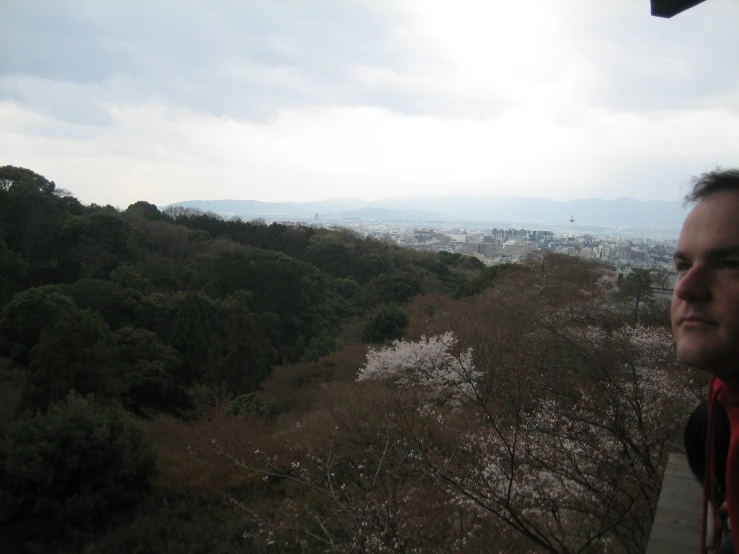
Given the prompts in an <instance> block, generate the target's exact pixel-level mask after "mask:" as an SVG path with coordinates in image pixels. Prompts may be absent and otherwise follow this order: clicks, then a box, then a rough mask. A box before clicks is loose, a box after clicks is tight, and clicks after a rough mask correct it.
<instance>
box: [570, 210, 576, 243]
mask: <svg viewBox="0 0 739 554" xmlns="http://www.w3.org/2000/svg"><path fill="white" fill-rule="evenodd" d="M573 223H575V214H572V215H571V216H570V238H571V239H572V238H575V235H573V234H572V224H573Z"/></svg>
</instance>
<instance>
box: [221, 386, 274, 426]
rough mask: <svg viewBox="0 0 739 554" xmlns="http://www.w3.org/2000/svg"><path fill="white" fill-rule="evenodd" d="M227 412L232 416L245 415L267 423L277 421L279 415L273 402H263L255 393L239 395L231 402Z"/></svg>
mask: <svg viewBox="0 0 739 554" xmlns="http://www.w3.org/2000/svg"><path fill="white" fill-rule="evenodd" d="M229 412H230V413H232V414H233V415H246V416H251V417H253V418H255V419H261V420H264V421H269V422H271V421H274V420H275V419H277V416H278V414H279V410H278V408H277V405H276V404H275V403H274V402H272V401H269V400H263V399H262V398H261V397H260V396H259V395H258V394H257V393H255V392H250V393H247V394H241V395H239V396H237V397H236V398H234V399H233V400H231V403H230V404H229Z"/></svg>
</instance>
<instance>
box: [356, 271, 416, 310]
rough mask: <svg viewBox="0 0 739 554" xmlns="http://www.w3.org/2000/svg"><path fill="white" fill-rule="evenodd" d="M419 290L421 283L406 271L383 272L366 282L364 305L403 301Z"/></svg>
mask: <svg viewBox="0 0 739 554" xmlns="http://www.w3.org/2000/svg"><path fill="white" fill-rule="evenodd" d="M420 292H421V283H420V282H419V281H418V279H416V278H415V277H413V276H411V275H410V274H408V273H383V274H382V275H380V276H378V277H376V278H375V279H373V280H372V281H370V282H369V283H368V284H367V287H366V290H365V300H364V304H365V305H369V306H371V305H375V304H379V303H382V302H391V303H392V302H405V301H406V300H408V299H409V298H410V297H412V296H415V295H417V294H419V293H420Z"/></svg>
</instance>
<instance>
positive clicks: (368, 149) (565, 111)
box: [0, 0, 739, 208]
mask: <svg viewBox="0 0 739 554" xmlns="http://www.w3.org/2000/svg"><path fill="white" fill-rule="evenodd" d="M738 20H739V2H736V1H735V0H707V1H706V2H704V3H702V4H700V5H698V6H696V7H695V8H693V9H691V10H689V11H687V12H684V13H683V14H680V15H678V16H676V17H674V18H673V19H669V20H665V19H659V18H654V17H651V16H650V15H649V0H599V1H598V2H594V1H588V0H557V1H556V2H553V1H551V0H527V1H526V2H520V1H515V0H505V1H504V0H493V1H490V2H483V1H482V0H475V1H472V0H458V1H456V2H449V1H448V0H353V1H348V0H245V1H241V0H240V1H237V0H219V1H215V2H206V1H204V0H203V1H192V0H149V1H143V0H129V1H126V2H119V1H114V0H54V1H51V0H33V1H28V0H4V1H3V2H2V3H1V4H0V165H5V164H11V165H18V166H23V167H28V168H30V169H33V170H34V171H36V172H38V173H41V174H42V175H44V176H46V177H47V178H49V179H53V180H54V181H56V183H57V185H58V186H60V187H62V188H65V189H68V190H70V191H72V192H73V193H74V194H75V195H77V197H78V198H80V200H82V201H83V202H88V203H89V202H96V203H99V204H106V203H111V204H113V205H116V206H119V207H122V208H125V207H126V206H127V205H128V204H130V203H132V202H135V201H137V200H147V201H149V202H153V203H156V204H159V205H162V204H167V203H171V202H176V201H179V200H192V199H252V200H265V201H308V200H324V199H329V198H341V197H359V198H363V199H365V200H374V199H378V198H387V197H393V196H405V195H412V194H418V193H423V194H429V193H430V194H447V193H452V192H455V193H456V192H458V193H464V192H469V193H490V194H496V195H509V196H539V197H545V198H550V199H555V200H565V199H574V198H592V197H600V198H616V197H622V196H630V197H634V198H639V199H667V200H677V199H679V198H680V196H681V194H682V193H683V192H684V189H685V185H686V183H687V181H688V179H689V177H690V176H691V175H695V174H698V173H701V172H703V171H706V170H710V169H713V168H715V167H716V166H717V165H719V166H722V167H736V166H739V148H738V146H739V71H737V69H736V62H735V57H736V53H737V52H739V34H737V33H736V32H735V31H736V21H738Z"/></svg>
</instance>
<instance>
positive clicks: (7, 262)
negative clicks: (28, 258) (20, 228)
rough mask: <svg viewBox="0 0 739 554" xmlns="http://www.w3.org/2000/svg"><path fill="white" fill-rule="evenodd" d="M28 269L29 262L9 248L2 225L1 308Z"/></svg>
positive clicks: (0, 242) (0, 246) (0, 255)
mask: <svg viewBox="0 0 739 554" xmlns="http://www.w3.org/2000/svg"><path fill="white" fill-rule="evenodd" d="M27 271H28V264H27V263H26V262H25V261H24V260H23V258H21V257H20V256H19V255H18V254H16V253H15V252H13V251H12V250H11V249H10V248H8V245H7V243H6V242H5V238H4V233H3V230H2V228H1V227H0V308H1V307H2V306H3V305H4V304H5V303H6V302H7V301H8V300H10V298H11V297H12V296H13V293H14V292H15V289H16V288H17V287H18V285H19V283H20V282H21V280H22V279H23V278H24V277H25V276H26V273H27Z"/></svg>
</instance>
